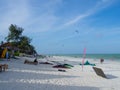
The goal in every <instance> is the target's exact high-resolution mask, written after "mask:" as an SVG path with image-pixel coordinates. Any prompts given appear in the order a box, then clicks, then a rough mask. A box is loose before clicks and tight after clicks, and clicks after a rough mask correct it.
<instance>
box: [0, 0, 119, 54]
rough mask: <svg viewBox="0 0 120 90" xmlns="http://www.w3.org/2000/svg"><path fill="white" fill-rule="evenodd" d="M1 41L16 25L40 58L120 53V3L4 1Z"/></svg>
mask: <svg viewBox="0 0 120 90" xmlns="http://www.w3.org/2000/svg"><path fill="white" fill-rule="evenodd" d="M0 12H1V14H0V41H4V38H5V37H6V36H7V35H8V33H9V29H8V28H9V26H10V25H11V24H15V25H17V26H18V27H22V28H23V29H24V31H23V35H26V36H28V37H30V38H31V39H32V42H31V44H32V45H33V46H34V47H35V49H36V51H37V52H38V53H39V54H79V53H80V54H81V53H83V50H84V48H86V53H91V54H92V53H94V54H95V53H97V54H99V53H106V54H107V53H109V54H113V53H120V0H0Z"/></svg>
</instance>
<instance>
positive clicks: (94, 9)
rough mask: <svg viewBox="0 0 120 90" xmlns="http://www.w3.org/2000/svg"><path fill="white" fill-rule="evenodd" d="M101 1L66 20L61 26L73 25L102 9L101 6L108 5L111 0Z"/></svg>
mask: <svg viewBox="0 0 120 90" xmlns="http://www.w3.org/2000/svg"><path fill="white" fill-rule="evenodd" d="M101 1H102V2H100V1H98V2H97V3H96V5H94V6H93V7H91V8H89V9H88V10H87V11H86V12H85V13H83V14H80V15H78V16H75V17H74V18H73V19H72V20H69V21H68V22H66V23H65V24H64V25H63V26H69V25H73V24H75V23H77V22H79V21H81V20H83V19H85V18H87V17H89V16H90V15H92V14H94V13H96V12H98V11H99V10H102V9H103V8H106V7H107V6H109V5H110V4H111V3H112V2H113V0H111V1H110V0H101Z"/></svg>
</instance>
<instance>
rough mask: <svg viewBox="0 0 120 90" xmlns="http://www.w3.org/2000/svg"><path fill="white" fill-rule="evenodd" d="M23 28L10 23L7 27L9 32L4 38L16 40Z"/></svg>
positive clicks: (18, 38)
mask: <svg viewBox="0 0 120 90" xmlns="http://www.w3.org/2000/svg"><path fill="white" fill-rule="evenodd" d="M23 30H24V29H23V28H21V27H17V25H13V24H11V25H10V27H9V34H8V36H7V37H6V40H7V41H8V42H9V41H12V42H18V41H19V40H20V37H21V36H22V32H23Z"/></svg>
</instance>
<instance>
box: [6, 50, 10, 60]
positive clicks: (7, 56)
mask: <svg viewBox="0 0 120 90" xmlns="http://www.w3.org/2000/svg"><path fill="white" fill-rule="evenodd" d="M6 59H7V60H10V55H9V52H8V51H7V52H6Z"/></svg>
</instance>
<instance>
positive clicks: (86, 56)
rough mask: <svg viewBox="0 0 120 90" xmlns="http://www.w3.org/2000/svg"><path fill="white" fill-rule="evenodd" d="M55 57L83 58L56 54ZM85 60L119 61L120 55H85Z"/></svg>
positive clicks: (76, 55)
mask: <svg viewBox="0 0 120 90" xmlns="http://www.w3.org/2000/svg"><path fill="white" fill-rule="evenodd" d="M55 56H68V57H75V58H83V54H56V55H55ZM85 58H90V59H101V58H103V59H106V60H117V61H120V54H86V55H85Z"/></svg>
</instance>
